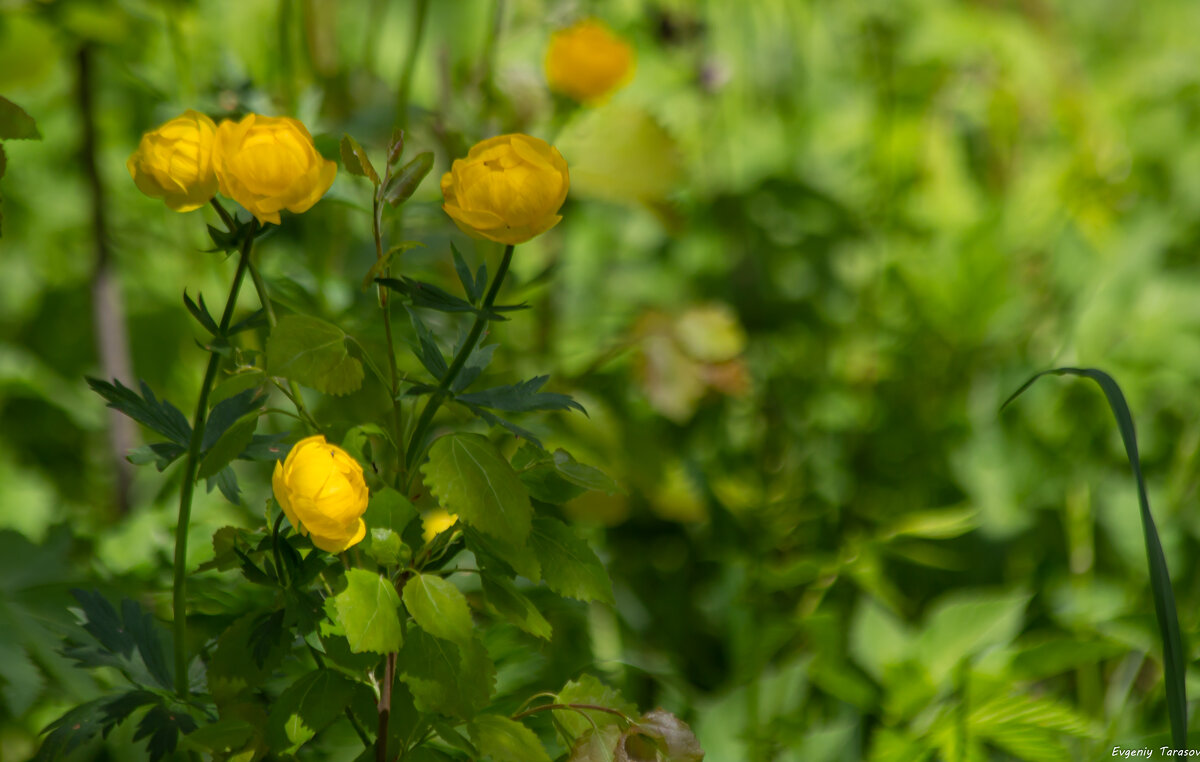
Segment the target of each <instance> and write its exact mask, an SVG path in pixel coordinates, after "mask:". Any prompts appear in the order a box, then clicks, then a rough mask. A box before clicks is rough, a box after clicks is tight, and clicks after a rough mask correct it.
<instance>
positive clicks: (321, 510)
mask: <svg viewBox="0 0 1200 762" xmlns="http://www.w3.org/2000/svg"><path fill="white" fill-rule="evenodd" d="M271 487H272V489H273V491H274V493H275V500H276V501H278V503H279V506H280V507H281V508H283V512H284V514H285V515H286V516H287V518H288V521H290V522H291V523H292V527H293V528H295V529H296V530H298V531H299V532H300V534H305V535H311V536H312V543H313V545H316V546H317V547H318V548H320V549H321V550H327V551H329V552H330V553H341V552H342V551H343V550H345V549H346V548H349V547H350V546H351V545H356V544H358V543H359V542H361V541H362V539H363V537H365V536H366V534H367V525H366V524H365V523H364V522H363V520H362V515H363V513H365V512H366V510H367V498H368V493H367V483H366V482H365V481H364V480H363V470H362V466H360V465H359V464H358V461H356V460H355V459H354V458H352V457H351V456H350V454H349V453H347V452H346V451H345V450H343V449H342V448H340V447H338V446H336V445H331V444H329V443H328V442H326V441H325V437H323V436H320V435H317V436H314V437H308V438H307V439H301V440H300V441H299V442H297V443H296V444H295V445H293V446H292V450H291V452H289V453H288V456H287V458H285V459H284V460H283V462H281V463H278V462H277V463H276V464H275V474H274V476H273V477H272V479H271Z"/></svg>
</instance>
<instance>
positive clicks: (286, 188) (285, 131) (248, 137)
mask: <svg viewBox="0 0 1200 762" xmlns="http://www.w3.org/2000/svg"><path fill="white" fill-rule="evenodd" d="M213 166H214V168H215V170H216V173H217V181H218V183H219V184H220V187H221V193H222V194H224V195H226V196H228V197H229V198H231V199H233V200H234V201H236V202H238V203H239V204H241V205H242V206H244V207H246V209H247V210H248V211H249V212H250V213H251V214H253V215H254V216H255V217H257V218H258V221H259V222H262V223H267V222H273V223H275V224H276V225H278V224H279V211H280V210H281V209H287V210H288V211H289V212H297V213H299V212H306V211H308V210H309V209H310V208H311V207H312V205H313V204H315V203H317V201H319V200H320V199H321V196H323V195H325V191H327V190H329V186H330V185H333V178H334V175H336V174H337V164H335V163H334V162H332V161H328V160H326V159H324V158H323V157H322V156H321V154H319V153H317V149H316V148H315V147H314V146H313V141H312V136H311V135H310V134H309V133H308V130H307V129H305V127H304V125H303V124H301V123H300V122H298V121H296V120H295V119H292V118H290V117H286V116H281V117H271V116H259V115H258V114H247V115H246V116H245V117H244V118H243V119H242V121H240V122H231V121H224V122H221V126H220V127H218V128H217V139H216V149H215V150H214V152H213Z"/></svg>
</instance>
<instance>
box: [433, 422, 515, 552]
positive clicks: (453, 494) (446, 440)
mask: <svg viewBox="0 0 1200 762" xmlns="http://www.w3.org/2000/svg"><path fill="white" fill-rule="evenodd" d="M421 472H422V473H423V474H424V475H425V483H426V485H428V487H429V489H430V492H432V493H433V494H434V495H435V496H436V497H437V499H438V502H439V504H440V505H441V506H442V507H443V508H445V509H446V510H447V511H448V512H450V513H454V514H457V515H458V517H459V518H460V519H461V520H463V521H464V522H466V523H468V524H470V525H472V526H474V527H477V528H478V529H479V530H481V531H483V532H485V533H487V534H490V535H493V536H494V537H497V538H499V539H501V540H503V541H505V542H508V543H511V544H515V545H520V544H521V543H523V542H524V541H525V538H526V537H527V536H528V535H529V526H530V523H529V522H530V519H531V517H532V515H533V507H532V506H531V505H530V503H529V493H528V492H527V491H526V490H525V485H524V484H522V483H521V480H520V479H519V478H517V475H516V473H515V472H514V471H513V469H512V466H510V465H509V464H508V461H507V460H505V459H504V458H503V457H502V456H501V455H500V453H499V452H498V451H497V450H496V447H495V445H493V444H492V443H491V442H490V441H489V440H488V439H487V438H486V437H483V436H480V435H478V434H451V435H449V436H444V437H441V438H440V439H438V440H437V441H436V442H434V443H433V446H432V447H430V448H429V460H428V461H427V462H426V463H425V464H424V465H423V466H422V467H421Z"/></svg>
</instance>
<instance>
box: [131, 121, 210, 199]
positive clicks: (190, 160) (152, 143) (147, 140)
mask: <svg viewBox="0 0 1200 762" xmlns="http://www.w3.org/2000/svg"><path fill="white" fill-rule="evenodd" d="M216 132H217V126H216V125H215V124H213V120H211V119H209V118H208V117H207V116H205V115H204V114H201V113H198V112H196V111H192V110H191V109H188V110H187V111H185V112H183V115H182V116H177V117H175V118H174V119H172V120H171V121H169V122H167V123H165V124H163V125H162V126H160V127H158V128H157V129H154V130H151V131H150V132H147V133H146V134H144V135H142V140H141V142H140V143H138V147H137V150H136V151H134V152H133V153H132V154H131V155H130V156H129V160H128V161H126V162H125V166H126V168H127V169H128V170H129V175H130V176H131V177H132V178H133V182H134V184H135V185H137V187H138V190H140V191H141V192H142V193H145V194H146V195H147V196H149V197H150V198H161V199H162V200H163V201H164V202H166V204H167V206H169V207H170V208H172V209H174V210H175V211H177V212H190V211H192V210H193V209H198V208H200V207H202V206H204V205H205V204H207V203H208V202H209V200H210V199H211V198H212V197H213V196H215V195H216V193H217V177H216V175H215V174H213V162H212V154H213V137H214V136H215V135H216Z"/></svg>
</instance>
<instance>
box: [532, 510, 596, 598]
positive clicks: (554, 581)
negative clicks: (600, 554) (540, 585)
mask: <svg viewBox="0 0 1200 762" xmlns="http://www.w3.org/2000/svg"><path fill="white" fill-rule="evenodd" d="M529 543H530V545H532V546H533V550H534V553H536V554H537V558H538V561H539V562H540V563H541V567H542V576H543V577H544V578H545V580H546V584H547V585H548V586H549V587H550V589H551V590H553V591H554V592H556V593H558V594H559V595H565V596H567V597H570V598H577V599H579V600H581V601H603V602H605V603H613V594H612V581H611V580H609V578H608V571H607V570H606V569H605V568H604V564H602V563H600V559H599V558H597V557H596V554H595V552H594V551H593V550H592V549H591V547H590V546H589V545H588V544H587V542H585V541H584V540H583V539H582V538H580V537H579V535H577V534H575V530H573V529H571V527H569V526H567V525H566V524H564V523H562V522H561V521H559V520H558V519H551V518H537V519H534V520H533V529H532V531H531V532H530V535H529Z"/></svg>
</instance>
